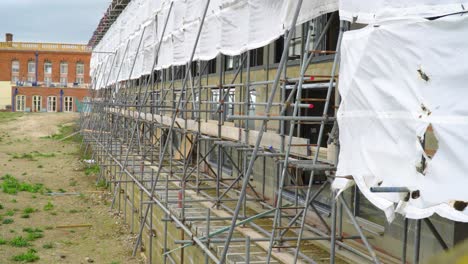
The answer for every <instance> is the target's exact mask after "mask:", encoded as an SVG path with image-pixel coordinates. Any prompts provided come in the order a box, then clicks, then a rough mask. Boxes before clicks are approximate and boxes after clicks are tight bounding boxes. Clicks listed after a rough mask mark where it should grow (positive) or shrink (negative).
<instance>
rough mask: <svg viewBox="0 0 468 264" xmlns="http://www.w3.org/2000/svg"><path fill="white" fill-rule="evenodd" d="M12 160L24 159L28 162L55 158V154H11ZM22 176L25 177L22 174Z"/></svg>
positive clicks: (34, 152)
mask: <svg viewBox="0 0 468 264" xmlns="http://www.w3.org/2000/svg"><path fill="white" fill-rule="evenodd" d="M12 157H13V159H25V160H30V161H36V160H37V159H36V158H53V157H55V153H42V152H39V151H33V152H31V153H23V154H13V156H12ZM22 175H26V173H23V174H22Z"/></svg>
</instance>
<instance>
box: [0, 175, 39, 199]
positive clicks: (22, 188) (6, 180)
mask: <svg viewBox="0 0 468 264" xmlns="http://www.w3.org/2000/svg"><path fill="white" fill-rule="evenodd" d="M0 179H1V180H2V183H1V185H0V186H1V188H2V189H3V192H4V193H7V194H17V193H18V192H30V193H37V192H41V191H43V189H44V185H43V184H41V183H35V184H31V183H27V182H21V181H19V180H18V179H16V178H15V177H13V176H12V175H10V174H6V175H4V176H3V177H2V178H0Z"/></svg>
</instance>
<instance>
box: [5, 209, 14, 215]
mask: <svg viewBox="0 0 468 264" xmlns="http://www.w3.org/2000/svg"><path fill="white" fill-rule="evenodd" d="M5 215H6V216H14V215H15V210H8V211H7V212H6V213H5Z"/></svg>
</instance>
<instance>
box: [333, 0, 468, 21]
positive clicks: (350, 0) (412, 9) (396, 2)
mask: <svg viewBox="0 0 468 264" xmlns="http://www.w3.org/2000/svg"><path fill="white" fill-rule="evenodd" d="M339 2H340V18H341V19H342V20H347V21H355V22H357V23H364V24H368V23H373V22H377V21H382V20H387V19H395V18H400V19H401V18H409V17H434V16H441V15H447V14H453V13H457V12H464V11H466V10H468V1H467V0H340V1H339Z"/></svg>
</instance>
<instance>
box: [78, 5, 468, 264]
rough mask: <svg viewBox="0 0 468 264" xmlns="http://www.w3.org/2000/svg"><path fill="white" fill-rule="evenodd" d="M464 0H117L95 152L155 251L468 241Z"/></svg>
mask: <svg viewBox="0 0 468 264" xmlns="http://www.w3.org/2000/svg"><path fill="white" fill-rule="evenodd" d="M467 7H468V1H462V0H457V1H455V0H439V1H428V0H418V1H401V0H398V1H392V2H385V3H384V2H382V1H365V0H360V1H350V0H340V1H336V0H322V1H320V0H310V1H301V0H299V1H289V0H274V1H271V0H211V1H210V0H189V1H183V0H175V1H169V0H166V1H164V0H161V1H149V0H133V1H119V0H114V1H113V2H112V4H111V5H110V7H109V9H108V10H107V13H106V15H105V16H104V17H103V19H102V20H101V22H100V24H99V26H98V28H97V29H96V31H95V33H94V35H93V37H92V39H91V40H90V44H91V45H93V47H94V48H93V55H92V59H91V75H92V82H93V85H92V94H93V99H92V100H91V102H90V103H89V104H87V109H88V110H89V111H86V112H84V113H82V116H81V126H82V131H83V135H84V143H85V144H83V148H84V150H85V151H92V155H93V159H94V160H95V161H96V162H97V164H98V165H99V166H100V168H101V170H100V171H101V174H100V180H105V181H107V182H108V183H109V184H110V189H111V191H112V193H113V202H112V208H113V209H114V210H116V211H117V212H119V213H121V216H122V217H123V219H124V220H125V222H126V223H128V224H129V226H130V228H131V231H132V233H134V234H136V240H135V245H134V251H133V254H140V253H141V254H143V255H144V256H145V258H146V259H147V261H148V262H149V263H239V264H240V263H367V262H369V263H418V262H420V261H428V260H429V259H430V258H431V256H433V255H435V254H437V253H438V252H442V251H443V250H446V249H448V248H451V247H453V246H454V245H455V244H457V243H458V242H460V241H462V240H463V239H465V238H466V237H467V235H468V226H467V224H466V222H468V209H466V205H467V202H468V195H467V192H466V191H465V190H464V189H465V188H464V187H465V186H468V178H467V177H466V174H465V173H464V172H466V171H467V170H468V168H467V167H466V166H467V165H466V164H467V163H466V162H464V157H465V156H466V150H465V147H464V146H466V145H467V144H468V142H467V141H468V134H467V133H466V132H465V131H467V130H468V129H466V128H468V127H467V126H468V122H467V113H468V107H467V106H466V103H465V102H464V100H463V98H465V97H468V95H467V96H463V94H466V93H467V92H466V89H465V86H466V83H467V81H468V77H467V76H468V75H466V72H468V68H467V67H468V66H466V63H463V62H464V60H466V59H468V45H467V44H468V38H466V37H465V36H468V14H466V13H465V12H466V11H465V10H466V8H467Z"/></svg>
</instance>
